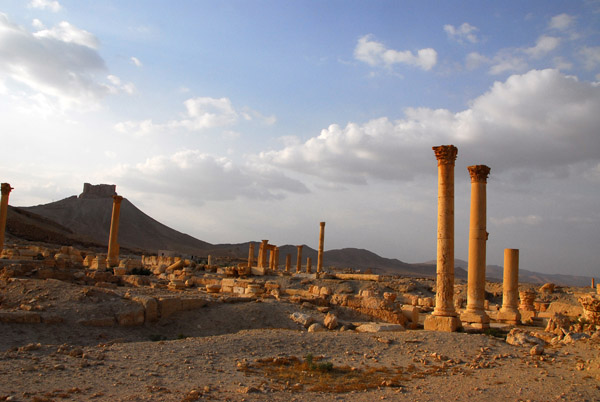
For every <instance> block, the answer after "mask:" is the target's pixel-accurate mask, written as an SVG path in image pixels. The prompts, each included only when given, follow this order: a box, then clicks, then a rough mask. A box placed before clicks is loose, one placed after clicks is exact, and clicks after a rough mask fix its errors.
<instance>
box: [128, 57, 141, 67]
mask: <svg viewBox="0 0 600 402" xmlns="http://www.w3.org/2000/svg"><path fill="white" fill-rule="evenodd" d="M130 60H131V62H132V63H133V64H135V66H136V67H142V66H143V64H142V62H141V61H140V59H138V58H137V57H131V59H130Z"/></svg>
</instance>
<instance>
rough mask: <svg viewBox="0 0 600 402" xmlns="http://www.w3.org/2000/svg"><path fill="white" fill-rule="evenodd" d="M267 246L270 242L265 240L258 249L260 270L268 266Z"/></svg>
mask: <svg viewBox="0 0 600 402" xmlns="http://www.w3.org/2000/svg"><path fill="white" fill-rule="evenodd" d="M267 244H269V240H263V241H262V242H261V243H260V247H259V249H258V263H257V264H258V268H266V266H265V265H267Z"/></svg>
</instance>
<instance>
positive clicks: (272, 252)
mask: <svg viewBox="0 0 600 402" xmlns="http://www.w3.org/2000/svg"><path fill="white" fill-rule="evenodd" d="M319 226H320V230H319V248H318V252H317V272H318V273H321V272H323V252H324V245H325V222H320V223H319ZM296 247H297V249H298V252H297V258H296V273H300V271H301V269H302V248H303V247H304V246H303V245H300V246H296ZM267 253H269V264H268V266H267ZM291 263H292V257H291V255H290V254H287V255H286V257H285V270H286V272H289V271H290V268H291ZM253 264H254V243H250V246H249V248H248V267H249V268H251V267H252V266H253ZM257 267H258V268H270V269H273V270H277V269H279V247H277V246H275V245H273V244H269V240H262V241H261V243H260V245H259V248H258V261H257ZM311 272H312V260H311V258H310V257H309V258H307V259H306V273H309V274H310V273H311Z"/></svg>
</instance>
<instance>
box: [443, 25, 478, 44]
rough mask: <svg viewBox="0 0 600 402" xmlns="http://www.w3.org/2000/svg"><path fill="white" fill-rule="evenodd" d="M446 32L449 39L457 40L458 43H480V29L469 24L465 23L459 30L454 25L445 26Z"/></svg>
mask: <svg viewBox="0 0 600 402" xmlns="http://www.w3.org/2000/svg"><path fill="white" fill-rule="evenodd" d="M444 31H445V32H446V33H447V34H448V38H450V39H452V40H455V41H457V42H460V43H462V42H464V41H468V42H471V43H477V42H479V39H478V38H477V34H476V33H477V31H479V29H478V28H477V27H474V26H473V25H471V24H469V23H468V22H464V23H463V24H461V25H460V26H459V27H458V28H456V27H454V26H453V25H449V24H448V25H444Z"/></svg>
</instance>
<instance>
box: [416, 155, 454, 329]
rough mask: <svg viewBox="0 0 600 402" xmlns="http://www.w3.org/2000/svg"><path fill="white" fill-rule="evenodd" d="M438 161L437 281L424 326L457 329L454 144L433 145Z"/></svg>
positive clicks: (426, 327) (427, 327)
mask: <svg viewBox="0 0 600 402" xmlns="http://www.w3.org/2000/svg"><path fill="white" fill-rule="evenodd" d="M433 150H434V152H435V157H436V159H437V161H438V228H437V268H436V273H437V280H436V293H435V309H434V311H433V314H432V315H430V316H429V317H427V318H426V320H425V325H424V327H425V329H426V330H436V331H449V332H450V331H456V330H457V329H458V328H459V327H460V320H459V319H458V318H457V317H456V310H455V309H454V163H455V161H456V155H457V153H458V150H457V149H456V147H455V146H454V145H442V146H439V147H433Z"/></svg>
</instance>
